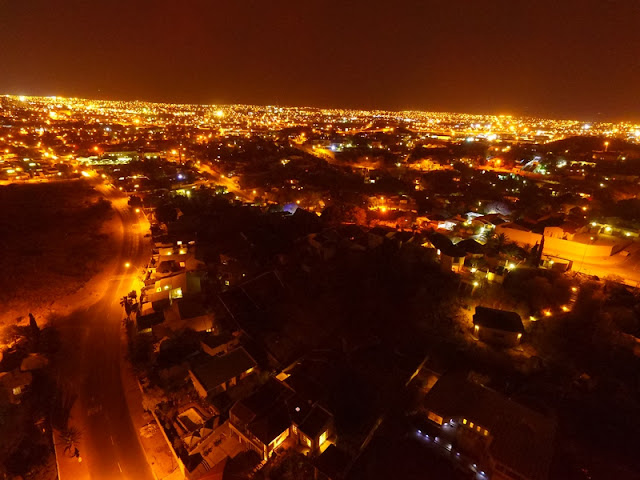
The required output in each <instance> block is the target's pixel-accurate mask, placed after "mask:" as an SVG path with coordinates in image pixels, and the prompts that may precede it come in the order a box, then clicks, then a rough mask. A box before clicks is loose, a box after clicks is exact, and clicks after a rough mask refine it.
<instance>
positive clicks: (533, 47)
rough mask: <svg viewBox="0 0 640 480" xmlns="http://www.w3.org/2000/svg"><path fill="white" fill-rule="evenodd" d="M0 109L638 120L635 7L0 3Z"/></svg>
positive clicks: (524, 0)
mask: <svg viewBox="0 0 640 480" xmlns="http://www.w3.org/2000/svg"><path fill="white" fill-rule="evenodd" d="M0 93H16V94H34V95H65V96H80V97H89V98H107V99H120V98H121V99H136V98H137V99H146V100H166V101H172V102H198V103H257V104H276V103H277V104H282V105H312V106H328V107H333V106H345V107H364V108H368V107H371V108H390V109H404V108H415V109H423V110H444V111H460V112H480V113H483V112H486V113H513V114H543V115H548V116H558V117H570V118H571V117H576V118H580V119H585V120H598V119H614V120H616V119H620V120H622V119H628V120H640V0H619V1H614V0H553V1H551V0H482V1H480V0H477V1H476V0H473V1H471V0H438V1H431V0H412V1H402V0H395V1H393V0H387V1H378V0H367V1H350V0H340V1H333V0H324V1H316V0H300V1H297V2H294V1H285V0H256V1H249V0H228V1H218V0H85V1H80V0H58V1H56V0H47V1H45V0H0Z"/></svg>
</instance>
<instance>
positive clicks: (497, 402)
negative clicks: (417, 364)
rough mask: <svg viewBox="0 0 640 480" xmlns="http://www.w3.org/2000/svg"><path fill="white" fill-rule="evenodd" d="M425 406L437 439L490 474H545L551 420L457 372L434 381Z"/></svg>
mask: <svg viewBox="0 0 640 480" xmlns="http://www.w3.org/2000/svg"><path fill="white" fill-rule="evenodd" d="M424 410H425V412H426V414H427V417H428V420H429V424H430V425H431V426H432V427H433V428H435V429H436V431H437V433H436V434H437V435H438V437H439V438H440V439H441V441H442V442H450V443H448V444H449V445H450V446H451V449H452V451H455V452H457V453H460V454H461V458H463V459H467V460H468V461H469V462H473V463H474V464H475V465H476V467H477V471H482V472H484V473H485V474H486V475H487V476H488V478H491V479H492V480H546V479H547V478H548V474H549V467H550V465H551V460H552V456H553V441H554V437H555V432H556V421H555V419H553V418H551V417H549V416H547V415H543V414H542V413H538V412H536V411H534V410H532V409H530V408H528V407H525V406H524V405H521V404H519V403H517V402H514V401H512V400H510V399H509V398H507V397H506V396H504V395H502V394H500V393H498V392H496V391H495V390H491V389H489V388H487V387H485V386H483V385H481V384H479V383H475V382H473V381H470V380H468V379H467V378H465V377H464V376H462V375H456V374H447V375H444V376H442V377H441V378H440V379H439V380H438V381H437V382H436V383H435V385H434V386H433V387H432V388H431V390H430V391H429V392H428V393H427V395H426V397H425V399H424Z"/></svg>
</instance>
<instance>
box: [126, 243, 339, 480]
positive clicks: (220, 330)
mask: <svg viewBox="0 0 640 480" xmlns="http://www.w3.org/2000/svg"><path fill="white" fill-rule="evenodd" d="M197 247H198V246H197V244H196V242H194V241H185V242H181V241H177V242H172V243H160V242H158V243H156V244H155V245H154V249H153V253H152V257H151V259H150V262H149V264H148V266H147V268H146V271H145V274H144V287H143V288H142V291H141V292H140V296H139V299H138V304H137V311H136V313H135V318H134V319H133V321H132V323H133V325H134V329H133V330H134V334H135V335H136V336H137V337H141V338H146V339H147V340H148V341H150V342H151V343H152V344H153V351H154V358H153V361H154V362H155V369H156V371H157V375H158V378H159V379H160V383H162V381H166V382H178V384H183V385H184V384H187V385H191V387H192V391H193V392H194V395H192V396H187V397H185V398H184V400H183V401H182V403H180V402H179V404H177V405H172V408H170V409H169V410H166V409H164V408H163V406H162V402H160V405H157V406H156V408H155V411H154V412H152V413H153V414H154V415H155V416H156V419H157V424H158V425H161V426H162V428H163V435H164V437H165V439H166V441H167V445H168V446H169V448H170V449H171V451H172V453H173V455H174V456H175V458H176V460H177V463H178V465H179V468H180V471H181V473H182V475H183V476H184V478H188V479H197V478H213V477H210V476H211V475H213V474H214V472H217V471H218V470H221V469H223V468H224V464H225V463H226V462H227V461H228V460H229V458H232V457H234V456H235V455H237V454H239V453H240V452H242V451H248V450H251V451H254V452H256V453H257V454H258V455H259V459H260V463H259V464H258V467H260V466H262V465H264V464H265V463H266V462H267V461H268V460H269V459H270V458H272V457H273V456H274V455H275V454H276V452H277V451H280V450H282V449H295V450H297V451H299V452H302V453H303V454H305V455H307V456H309V457H310V458H314V459H318V458H320V457H321V454H323V452H324V451H325V450H326V449H327V447H328V446H330V445H335V441H336V430H335V426H334V420H333V415H332V413H331V412H330V411H329V409H328V408H327V405H326V403H325V402H324V401H323V399H321V398H314V395H309V394H308V393H307V392H303V391H298V390H297V389H296V388H295V387H294V382H293V381H292V380H293V379H294V378H295V375H291V374H280V375H279V376H277V377H274V376H273V375H272V374H273V368H271V367H270V366H269V361H268V360H267V361H265V360H264V359H263V357H264V353H263V352H260V350H259V349H258V348H257V347H256V346H255V345H254V344H250V342H246V335H245V332H243V331H242V330H241V329H239V328H238V326H237V325H236V324H234V325H230V324H228V323H225V322H223V321H222V320H221V319H218V318H216V315H215V312H214V309H212V308H211V306H210V305H209V304H208V303H207V301H206V296H205V295H204V294H203V288H205V285H206V283H207V282H208V281H209V279H208V269H207V266H206V264H205V263H204V262H203V261H202V260H201V259H200V255H199V254H198V248H197ZM219 257H220V260H219V262H218V263H219V265H218V266H219V267H220V269H219V271H218V274H217V275H216V276H215V277H216V278H214V279H213V281H216V280H217V281H222V282H223V283H222V284H221V285H220V287H221V288H220V290H222V295H221V296H220V300H221V303H222V304H223V305H225V308H229V309H231V310H232V311H233V313H234V314H235V315H237V316H241V315H242V310H243V308H246V307H247V305H249V304H255V303H259V302H260V300H259V299H258V298H257V297H254V298H251V297H250V295H251V291H250V290H249V289H248V288H246V289H232V288H229V287H230V282H231V281H233V283H234V284H236V283H237V282H239V281H240V280H241V279H242V278H243V275H242V273H240V271H241V270H242V268H239V269H235V268H234V269H233V272H235V270H238V271H237V272H235V273H234V274H232V272H230V271H229V268H228V267H229V266H230V265H231V264H235V263H241V262H240V261H239V260H238V259H237V258H234V257H232V256H230V255H224V254H221V255H220V256H219ZM221 272H222V273H221ZM274 278H275V277H273V275H271V276H267V277H263V276H259V277H258V279H257V280H255V281H256V282H260V281H267V282H270V281H272V280H273V279H274ZM238 295H244V297H242V298H238ZM234 302H235V304H234ZM236 304H237V305H236ZM185 330H189V331H191V332H193V335H195V336H196V338H197V343H191V344H189V345H188V348H187V350H184V349H183V351H181V352H180V353H179V354H178V355H176V354H175V351H172V348H173V345H172V343H173V341H174V340H175V338H177V337H179V336H180V335H181V333H182V332H184V331H185ZM167 359H168V360H167ZM174 384H175V383H174ZM334 448H335V447H334ZM340 454H341V453H339V454H338V455H340ZM328 455H335V452H334V449H332V450H331V451H330V453H329V454H328ZM323 462H325V463H326V458H325V459H323Z"/></svg>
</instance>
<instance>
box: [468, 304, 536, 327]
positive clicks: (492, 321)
mask: <svg viewBox="0 0 640 480" xmlns="http://www.w3.org/2000/svg"><path fill="white" fill-rule="evenodd" d="M473 324H474V325H479V326H481V327H487V328H494V329H496V330H504V331H506V332H517V333H524V326H523V325H522V319H521V318H520V315H518V314H517V313H516V312H509V311H506V310H498V309H495V308H489V307H476V313H475V314H474V315H473Z"/></svg>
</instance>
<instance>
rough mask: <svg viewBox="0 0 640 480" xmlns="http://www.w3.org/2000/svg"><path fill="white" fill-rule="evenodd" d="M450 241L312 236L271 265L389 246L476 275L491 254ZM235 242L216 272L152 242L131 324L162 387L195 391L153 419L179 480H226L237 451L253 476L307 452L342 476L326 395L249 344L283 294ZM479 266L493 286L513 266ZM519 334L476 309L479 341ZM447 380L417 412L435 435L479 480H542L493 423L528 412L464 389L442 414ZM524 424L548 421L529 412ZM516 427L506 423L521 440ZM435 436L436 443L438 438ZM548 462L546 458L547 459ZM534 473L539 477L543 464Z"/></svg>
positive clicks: (177, 245)
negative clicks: (258, 321)
mask: <svg viewBox="0 0 640 480" xmlns="http://www.w3.org/2000/svg"><path fill="white" fill-rule="evenodd" d="M303 213H304V212H303ZM298 217H300V215H298ZM314 217H315V216H314ZM465 222H469V223H473V224H474V226H476V227H479V228H486V229H487V230H489V229H494V228H495V227H496V226H497V225H500V224H504V223H505V221H504V218H503V217H502V216H500V215H492V216H489V215H487V216H475V217H473V218H471V219H468V220H465ZM445 233H446V229H440V230H436V231H422V230H417V229H413V230H410V229H407V230H402V229H396V228H388V227H385V226H377V227H374V228H363V227H360V226H357V225H341V226H338V227H332V228H316V229H315V231H313V232H312V233H305V234H303V235H301V236H300V237H299V238H297V240H296V241H295V248H294V249H292V251H291V252H288V253H287V254H284V253H279V254H277V255H276V257H277V262H280V263H287V262H291V260H292V259H293V258H294V257H295V259H296V260H297V261H299V268H301V269H302V270H303V271H307V272H312V271H313V270H314V269H315V268H316V267H318V265H319V264H322V263H324V262H327V261H329V260H331V259H332V258H335V257H336V255H338V254H339V253H340V252H341V251H342V252H343V251H345V250H346V251H353V252H357V251H361V252H364V251H368V250H372V249H376V248H378V247H380V246H382V245H383V244H386V245H390V244H391V245H394V246H395V247H396V248H398V249H399V251H401V252H404V253H405V254H407V255H411V256H412V257H414V258H415V259H418V260H420V261H422V260H424V261H433V260H436V261H438V262H439V263H440V265H441V268H442V269H443V270H444V271H447V272H459V273H462V274H464V273H469V272H471V271H473V270H472V269H475V268H476V267H473V266H472V265H476V263H477V262H476V261H477V260H480V259H484V258H485V257H487V255H486V253H487V252H486V248H487V247H486V246H485V245H484V244H483V243H482V241H481V239H479V238H477V237H469V238H467V239H459V238H458V239H456V238H453V239H452V237H451V235H447V234H445ZM236 240H237V241H234V242H232V243H234V245H233V246H232V247H231V248H223V249H221V250H220V251H219V253H217V254H216V255H215V258H216V261H215V262H214V263H215V268H212V264H211V263H210V261H211V257H209V258H208V260H209V263H206V262H205V261H204V257H205V256H204V254H203V251H201V249H199V245H198V244H197V243H196V242H195V241H186V240H185V241H172V242H162V241H158V242H157V243H155V245H154V249H153V253H152V257H151V259H150V262H149V264H148V267H147V269H146V271H145V275H144V287H143V288H142V290H141V292H140V296H139V302H138V308H137V312H136V315H135V320H134V322H133V323H134V325H135V334H136V335H137V336H141V337H143V338H147V339H149V341H150V342H151V343H152V344H153V352H154V353H153V355H154V361H155V367H154V369H155V370H156V374H157V377H158V379H159V381H157V382H156V383H160V384H162V383H163V382H165V383H172V384H173V385H176V384H177V385H182V386H183V387H184V385H187V386H189V388H188V389H187V390H189V391H190V392H192V393H190V394H189V395H187V396H186V397H184V398H182V399H181V400H176V399H175V398H172V400H171V402H169V403H167V402H159V403H158V404H157V405H156V407H155V408H154V411H153V412H152V413H153V414H154V415H155V416H156V420H157V424H158V425H160V426H161V427H162V432H163V435H164V438H165V440H166V442H167V445H168V446H169V448H170V449H171V451H172V453H173V455H174V456H175V459H176V460H177V464H178V465H179V468H180V471H181V474H182V475H183V476H184V478H188V479H199V478H222V476H220V477H216V475H222V472H223V471H224V465H225V464H226V463H227V462H228V461H229V459H231V458H234V457H235V456H237V455H238V454H240V453H241V452H247V451H249V452H254V455H256V458H258V459H259V462H258V464H257V466H256V468H261V467H262V466H263V465H264V464H266V462H268V461H269V460H270V459H272V458H274V457H278V455H279V453H280V452H283V451H290V450H294V451H298V452H300V453H302V454H304V455H306V456H307V457H308V458H309V459H310V462H311V464H312V465H313V467H314V469H315V471H316V474H317V477H318V478H326V479H338V478H344V476H345V472H346V471H348V470H349V469H350V468H351V467H352V466H353V462H354V458H355V455H354V452H352V451H350V452H349V453H347V451H345V450H343V449H342V448H340V447H339V446H337V445H336V444H337V443H338V442H337V439H338V434H339V431H338V430H337V429H336V425H335V419H334V412H332V411H331V408H330V406H329V403H328V402H327V398H326V395H324V394H323V393H326V391H325V392H322V389H320V390H319V389H318V388H308V383H309V380H308V379H305V378H304V375H303V374H301V369H299V368H296V363H295V362H294V364H293V365H292V366H290V367H288V368H284V369H283V368H282V367H281V366H280V365H281V364H280V363H279V362H278V361H274V359H273V358H272V355H271V352H269V351H266V350H265V348H264V347H260V346H258V345H259V344H260V342H255V341H253V339H252V338H251V336H250V335H249V334H247V332H246V331H245V330H244V329H243V325H244V324H246V323H247V322H248V321H249V319H251V318H252V317H255V312H256V311H258V310H260V309H261V308H262V306H264V305H265V304H266V303H268V302H273V301H277V300H274V299H277V297H278V295H277V290H278V289H282V288H284V286H283V285H282V282H281V281H280V279H279V277H278V273H277V272H276V271H275V270H274V271H268V272H266V273H262V274H260V275H257V276H256V275H255V271H252V266H251V261H250V260H249V256H248V255H245V253H246V252H245V253H243V251H244V248H243V247H242V246H241V245H243V244H251V239H250V238H249V237H248V236H245V235H244V234H242V235H241V236H240V237H238V238H237V239H236ZM455 240H458V241H455ZM454 241H455V243H454ZM221 252H223V253H221ZM500 262H502V260H500ZM483 265H484V268H486V272H484V273H483V274H484V275H486V278H487V279H488V280H489V281H501V279H503V278H504V277H505V276H506V275H508V271H509V268H508V266H505V265H502V264H495V265H492V264H490V262H486V261H485V262H484V264H483ZM254 270H255V269H254ZM248 272H251V273H250V274H249V273H248ZM211 284H215V288H214V290H215V291H216V292H218V293H217V294H214V295H213V296H215V297H216V298H217V300H218V307H219V306H222V307H223V309H224V310H225V312H226V313H225V315H218V314H217V313H216V312H218V310H216V309H215V308H213V306H212V304H211V303H210V298H211V295H209V293H211V290H208V289H209V288H210V285H211ZM229 319H231V321H229ZM185 330H188V331H191V332H192V333H193V335H194V336H193V337H191V338H192V341H191V342H190V343H187V345H186V346H185V345H184V344H182V345H180V346H179V347H176V345H175V343H176V342H175V339H176V338H177V337H180V335H182V332H184V331H185ZM523 333H524V327H523V323H522V320H521V318H520V316H519V315H518V314H517V313H514V312H507V311H502V310H496V309H491V308H485V307H477V308H476V312H475V315H474V316H473V334H474V336H475V337H476V338H478V339H479V340H481V341H484V342H487V343H490V344H494V345H499V346H501V347H514V346H517V345H518V344H519V343H520V341H521V338H522V336H523ZM194 338H195V339H196V341H193V339H194ZM178 343H179V342H178ZM176 382H177V383H176ZM311 383H313V382H311ZM447 384H448V380H447V376H444V377H443V378H442V379H440V380H439V381H438V383H436V387H434V388H433V389H432V391H431V392H430V393H429V394H428V395H427V398H426V400H425V404H424V408H423V413H424V416H425V418H426V421H427V422H430V424H432V426H431V427H430V428H432V429H433V428H435V429H445V430H447V435H449V436H451V432H454V433H455V432H457V433H456V435H457V437H456V435H454V437H455V438H453V437H452V440H451V441H450V442H449V443H450V444H451V445H453V446H454V447H451V448H455V449H456V451H457V452H464V455H465V458H468V459H474V461H470V462H468V464H469V465H472V464H475V467H473V468H474V469H477V473H480V472H483V475H485V477H486V478H498V479H500V478H505V479H506V478H514V479H517V478H522V479H531V480H537V479H538V478H544V476H541V475H537V474H534V473H531V472H530V471H529V470H527V469H528V468H529V467H527V466H526V465H524V464H521V463H520V462H524V460H522V459H518V456H517V455H515V454H514V455H513V456H511V457H510V456H509V455H506V456H505V455H503V454H502V453H501V452H502V450H501V449H498V447H497V446H498V445H501V444H504V443H509V440H508V439H509V438H511V437H510V436H509V435H512V434H513V432H511V433H510V431H509V429H508V428H506V427H504V428H503V427H500V425H499V422H500V416H501V415H503V414H504V413H503V412H505V411H507V409H512V410H513V409H515V410H517V409H519V408H525V407H519V406H514V404H513V402H511V401H510V400H508V399H505V398H502V397H499V395H498V394H497V393H495V392H492V393H489V394H487V395H486V398H485V396H482V395H480V394H479V393H477V392H475V390H478V389H479V390H478V391H479V392H484V391H485V390H487V389H486V388H485V387H482V386H477V385H472V386H470V387H469V386H465V385H466V384H463V385H462V386H460V387H459V388H461V389H462V390H460V391H464V392H465V394H464V395H462V396H461V398H460V399H458V400H459V402H458V404H459V406H460V408H459V409H458V408H457V407H456V408H454V409H452V410H448V409H446V408H444V407H446V406H447V401H441V400H437V399H438V396H437V392H439V391H441V390H443V391H445V390H446V391H447V392H449V393H448V394H447V395H452V394H451V392H450V391H449V390H451V388H454V387H451V388H445V387H446V386H447ZM463 387H464V388H463ZM455 388H458V387H455ZM181 390H184V389H183V388H181ZM487 391H489V390H487ZM474 392H475V393H474ZM445 396H446V395H445ZM493 397H495V398H493ZM167 398H168V397H167ZM434 398H435V399H436V400H434ZM487 398H488V400H487ZM478 399H482V400H483V401H485V400H486V401H485V403H484V404H483V406H482V408H485V409H486V410H487V411H486V412H480V413H478V412H476V410H478V411H479V410H480V408H481V407H480V406H478V405H476V401H477V400H478ZM498 400H499V401H498ZM523 411H524V410H523ZM474 412H475V413H474ZM501 412H502V413H501ZM530 418H532V419H533V420H536V421H539V422H541V423H540V424H541V425H542V424H544V422H543V420H541V419H540V418H538V417H536V415H534V414H533V413H532V414H531V415H530ZM465 420H466V422H465ZM533 420H532V421H533ZM456 422H459V423H456ZM471 422H473V425H471ZM467 424H469V427H467ZM454 425H455V429H453V430H452V428H453V427H452V426H454ZM477 425H480V426H481V430H479V431H478V430H477ZM545 425H546V424H545ZM463 426H464V428H471V426H473V428H474V431H473V432H472V433H473V435H476V434H478V435H479V437H478V439H479V440H478V439H475V437H474V438H471V437H470V436H469V435H466V436H465V434H464V432H465V430H464V429H463ZM521 427H522V425H516V426H513V428H515V431H516V434H519V432H521ZM522 428H524V427H522ZM532 428H533V431H532V432H529V431H527V432H525V433H526V435H525V436H531V438H534V437H535V438H537V435H539V434H540V435H543V436H544V441H545V442H547V441H549V439H550V438H552V437H553V428H551V430H544V431H542V430H541V431H540V432H538V431H537V430H536V429H537V428H538V425H534V426H533V427H532ZM545 428H547V427H545ZM425 431H426V427H425ZM443 431H444V430H443ZM470 431H471V430H470ZM467 433H469V432H467ZM513 435H515V434H513ZM523 435H524V434H523ZM433 437H434V438H435V437H438V438H440V439H443V438H445V435H444V434H434V435H433ZM514 438H515V437H514ZM479 441H481V442H480V443H478V442H479ZM536 441H537V440H536ZM482 442H484V443H483V444H481V443H482ZM338 445H340V444H338ZM465 445H466V446H465ZM467 447H468V448H467ZM494 447H495V448H496V450H495V451H494V450H492V448H494ZM465 449H466V450H465ZM445 450H446V449H445ZM461 455H462V453H461ZM474 455H475V457H474ZM545 455H547V454H546V453H545ZM548 460H549V459H548V458H546V457H545V459H544V461H545V462H547V461H548ZM541 465H542V467H541V468H542V470H544V469H545V468H548V465H547V467H545V466H544V465H543V464H541ZM470 468H471V467H470ZM542 470H541V471H542Z"/></svg>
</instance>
